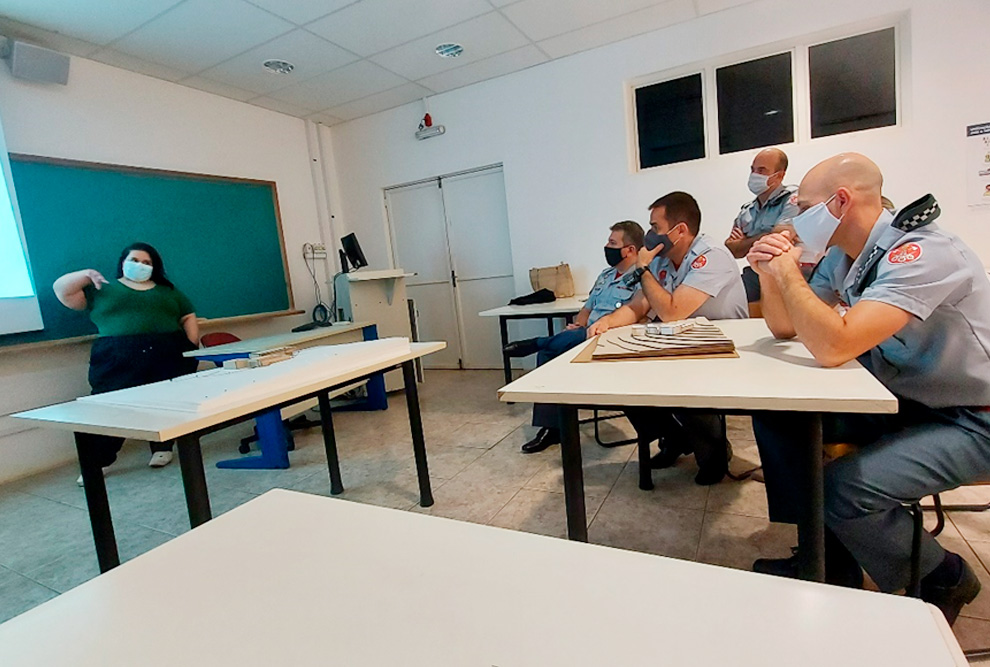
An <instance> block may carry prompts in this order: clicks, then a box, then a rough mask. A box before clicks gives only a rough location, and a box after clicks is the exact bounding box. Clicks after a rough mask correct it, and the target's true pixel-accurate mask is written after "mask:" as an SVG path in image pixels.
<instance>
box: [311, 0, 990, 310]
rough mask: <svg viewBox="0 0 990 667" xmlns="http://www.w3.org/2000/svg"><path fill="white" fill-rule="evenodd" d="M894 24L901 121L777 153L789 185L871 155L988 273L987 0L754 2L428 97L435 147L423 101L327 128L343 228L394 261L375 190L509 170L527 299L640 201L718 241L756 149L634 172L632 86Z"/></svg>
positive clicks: (893, 187)
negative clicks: (972, 163)
mask: <svg viewBox="0 0 990 667" xmlns="http://www.w3.org/2000/svg"><path fill="white" fill-rule="evenodd" d="M950 7H951V9H950ZM898 14H900V15H902V16H904V15H906V16H907V19H908V20H907V27H908V30H907V31H905V34H904V35H903V39H902V47H903V48H904V49H905V50H906V57H905V58H904V62H905V64H906V65H907V67H905V69H904V71H903V77H904V78H903V87H902V92H903V93H904V103H903V109H902V111H903V113H902V122H901V124H900V126H898V127H893V128H884V129H879V130H873V131H867V132H861V133H856V134H848V135H841V136H837V137H828V138H823V139H817V140H814V141H806V142H803V143H798V144H791V145H787V146H784V149H785V150H786V152H787V153H788V154H789V155H790V157H791V169H790V172H789V174H788V181H789V182H794V183H796V182H798V181H800V178H801V176H802V175H803V173H804V172H805V171H807V169H808V168H810V167H811V166H813V165H814V164H815V163H816V162H818V161H819V160H821V159H823V158H825V157H828V156H830V155H833V154H835V153H838V152H841V151H847V150H855V151H859V152H863V153H865V154H867V155H869V156H871V157H872V158H873V159H874V160H876V161H877V163H878V164H879V165H880V167H881V168H882V169H883V171H884V173H885V175H886V183H887V185H886V187H885V193H886V194H887V195H888V196H889V197H891V198H892V199H893V200H894V201H895V202H897V203H899V204H906V203H908V202H910V201H912V200H913V199H915V198H917V197H919V196H921V195H923V194H925V193H926V192H929V191H931V192H933V193H935V195H936V197H938V199H939V200H940V202H941V204H942V206H943V209H944V213H943V217H942V219H941V220H940V223H941V224H943V225H944V226H945V227H947V228H949V229H952V230H954V231H956V232H957V233H959V234H961V235H962V236H963V237H964V238H965V239H966V240H967V241H968V242H969V243H970V244H971V245H973V247H974V248H975V249H976V250H977V251H978V252H979V253H980V254H981V256H983V257H984V259H985V261H986V263H987V264H988V265H990V234H988V233H987V231H986V230H985V229H984V227H985V225H986V224H987V223H988V222H990V209H988V208H986V207H984V208H981V209H969V208H967V206H966V200H965V193H964V184H965V178H964V175H965V173H964V169H963V167H964V155H965V147H964V138H965V126H966V125H968V124H973V123H978V122H986V121H990V86H987V85H986V73H987V63H988V62H990V41H988V40H987V39H986V26H987V25H990V3H987V2H985V1H983V0H956V1H954V2H951V3H946V2H944V0H871V1H870V2H862V1H861V0H761V1H760V2H757V3H754V4H748V5H744V6H741V7H738V8H735V9H729V10H726V11H723V12H719V13H716V14H712V15H708V16H706V17H703V18H701V19H697V20H695V21H692V22H690V23H686V24H680V25H676V26H672V27H670V28H666V29H663V30H659V31H656V32H653V33H650V34H647V35H643V36H640V37H636V38H632V39H629V40H626V41H624V42H621V43H618V44H613V45H610V46H606V47H602V48H599V49H596V50H593V51H589V52H585V53H580V54H576V55H574V56H571V57H568V58H565V59H562V60H558V61H553V62H550V63H546V64H543V65H539V66H536V67H534V68H531V69H528V70H525V71H522V72H518V73H514V74H511V75H508V76H504V77H502V78H499V79H495V80H492V81H487V82H482V83H479V84H475V85H472V86H469V87H466V88H462V89H460V90H455V91H452V92H450V93H446V94H442V95H438V96H436V97H433V98H431V99H430V111H431V113H432V116H433V118H434V121H435V122H439V123H442V124H444V125H446V127H447V133H446V134H445V135H444V136H442V137H439V138H434V139H429V140H426V141H416V140H415V139H414V138H413V131H414V130H415V128H416V125H417V123H418V121H419V118H420V117H421V116H422V114H423V109H422V105H421V104H420V103H415V104H410V105H406V106H405V107H402V108H399V109H395V110H392V111H387V112H383V113H380V114H377V115H375V116H371V117H367V118H363V119H358V120H355V121H352V122H349V123H346V124H343V125H339V126H334V127H333V128H331V129H330V130H329V132H330V133H331V135H332V145H333V153H334V155H333V158H334V161H335V163H336V167H337V168H336V179H337V183H336V184H335V191H336V192H337V193H339V202H338V206H337V211H336V212H337V222H338V225H339V226H341V227H342V228H345V230H347V231H356V232H357V233H358V235H359V237H360V238H361V242H362V245H363V246H364V249H365V253H366V254H367V255H368V257H369V260H370V261H371V262H372V264H373V265H378V266H385V265H387V262H388V259H387V258H388V253H387V237H386V233H385V231H384V230H385V222H384V220H385V217H384V210H383V205H382V188H384V187H387V186H391V185H396V184H400V183H404V182H409V181H414V180H417V179H421V178H426V177H430V176H435V175H440V174H445V173H450V172H454V171H458V170H461V169H467V168H472V167H477V166H481V165H486V164H492V163H497V162H501V163H503V164H504V168H505V184H506V196H507V199H508V212H509V221H510V223H509V224H510V228H511V229H510V231H511V238H512V253H513V263H514V268H515V275H516V283H517V290H518V291H519V292H520V293H522V292H525V291H529V286H528V280H527V271H528V269H529V268H530V267H533V266H543V265H547V264H553V263H556V262H559V261H568V262H570V263H571V266H572V267H573V268H574V269H575V278H576V282H577V283H578V288H579V289H587V288H588V287H589V286H590V283H591V281H592V279H593V278H594V276H595V275H597V273H598V271H600V270H601V267H602V266H603V257H602V251H601V247H600V246H601V245H603V244H604V241H605V237H606V226H607V225H608V224H610V223H612V222H614V221H617V220H621V219H624V218H632V219H635V220H639V221H641V222H643V223H644V224H645V222H646V220H647V218H648V216H647V211H646V207H647V205H648V204H649V203H650V202H652V201H653V200H654V199H655V198H656V197H658V196H660V195H662V194H664V193H666V192H668V191H670V190H675V189H678V190H686V191H688V192H691V193H693V194H694V195H695V196H696V197H697V198H698V200H699V202H700V204H701V208H702V214H703V221H702V228H703V230H704V231H707V232H708V233H709V234H711V235H712V236H713V237H715V238H716V239H717V240H718V241H721V240H722V239H724V238H725V236H726V235H727V234H728V231H729V227H730V224H731V221H732V219H733V218H734V217H735V214H736V212H737V211H738V209H739V206H740V205H741V204H742V203H743V202H745V201H746V200H747V199H748V198H751V195H749V194H748V191H747V190H746V178H747V175H748V170H749V163H750V160H751V159H752V155H753V152H747V153H739V154H735V155H728V156H716V157H711V158H708V159H705V160H701V161H697V162H693V163H689V164H683V165H674V166H670V167H662V168H658V169H653V170H648V171H645V172H640V173H635V172H633V171H632V170H631V169H630V158H629V154H628V150H627V146H628V138H627V109H626V97H625V85H626V82H627V81H629V80H633V79H637V78H639V77H642V76H644V75H649V74H651V73H657V72H663V71H666V70H671V69H677V68H680V67H683V66H685V65H690V64H692V63H697V62H702V61H706V60H710V59H719V58H721V57H723V56H725V55H727V54H735V53H744V54H745V55H746V57H753V56H759V55H764V53H763V52H762V51H761V48H760V47H762V46H763V45H768V44H773V43H778V42H783V43H785V44H786V43H788V42H794V41H796V40H799V39H800V38H801V37H803V36H805V35H809V34H813V33H818V32H822V31H831V30H834V29H836V28H841V27H842V26H847V25H849V26H856V25H865V24H868V23H870V21H871V20H873V19H875V18H876V17H886V16H892V15H898Z"/></svg>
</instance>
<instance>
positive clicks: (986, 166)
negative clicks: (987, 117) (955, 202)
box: [966, 123, 990, 206]
mask: <svg viewBox="0 0 990 667" xmlns="http://www.w3.org/2000/svg"><path fill="white" fill-rule="evenodd" d="M966 142H967V143H968V144H969V148H968V149H967V151H966V155H967V159H966V163H967V166H966V171H967V172H968V173H967V177H966V189H967V190H968V191H969V196H968V200H969V205H970V206H990V123H980V124H979V125H970V126H969V127H967V128H966Z"/></svg>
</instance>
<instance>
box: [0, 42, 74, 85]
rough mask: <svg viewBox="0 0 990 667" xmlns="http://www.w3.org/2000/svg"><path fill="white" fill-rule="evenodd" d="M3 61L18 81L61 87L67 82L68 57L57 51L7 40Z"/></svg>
mask: <svg viewBox="0 0 990 667" xmlns="http://www.w3.org/2000/svg"><path fill="white" fill-rule="evenodd" d="M4 59H5V60H6V61H7V64H8V65H10V71H11V73H12V74H13V75H14V76H16V77H17V78H19V79H27V80H28V81H37V82H39V83H60V84H62V85H63V86H64V85H65V84H66V83H68V81H69V56H66V55H63V54H61V53H59V52H58V51H52V50H51V49H46V48H44V47H41V46H35V45H34V44H28V43H27V42H18V41H16V40H13V39H7V45H6V48H5V49H4Z"/></svg>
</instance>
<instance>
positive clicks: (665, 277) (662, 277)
mask: <svg viewBox="0 0 990 667" xmlns="http://www.w3.org/2000/svg"><path fill="white" fill-rule="evenodd" d="M666 279H667V269H664V270H663V271H661V272H660V275H659V276H657V280H660V281H664V280H666Z"/></svg>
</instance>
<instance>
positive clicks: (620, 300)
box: [504, 220, 643, 454]
mask: <svg viewBox="0 0 990 667" xmlns="http://www.w3.org/2000/svg"><path fill="white" fill-rule="evenodd" d="M610 230H611V234H609V236H608V243H607V244H606V245H605V262H606V263H607V264H608V266H609V268H607V269H605V270H604V271H602V272H601V274H600V275H599V276H598V279H597V280H596V281H595V285H594V287H592V288H591V292H590V293H589V294H588V300H587V301H585V302H584V307H583V308H581V310H580V311H578V314H577V316H576V317H575V318H574V322H573V323H572V324H568V325H567V329H565V330H564V331H561V332H560V333H559V334H557V335H556V336H545V337H543V338H530V339H528V340H520V341H516V342H514V343H509V344H508V345H506V346H505V348H504V349H505V351H506V352H508V353H509V354H510V355H511V356H514V357H525V356H528V355H530V354H538V356H537V358H536V363H537V365H542V364H545V363H547V362H548V361H550V360H551V359H553V358H554V357H556V356H558V355H560V354H562V353H564V352H566V351H567V350H569V349H571V348H572V347H574V346H575V345H578V344H580V343H583V342H584V341H585V340H586V338H587V336H586V333H585V329H586V327H588V326H590V325H592V324H594V323H595V322H597V321H598V319H599V318H600V317H602V316H603V315H606V314H608V313H611V312H612V311H613V310H615V309H616V308H618V307H619V306H621V305H622V304H624V303H625V302H626V301H628V300H629V299H630V298H631V297H632V295H633V293H634V292H635V289H636V288H635V286H630V285H628V284H627V283H626V282H625V281H626V274H627V273H628V272H629V270H630V269H632V268H633V266H635V264H636V257H637V253H638V252H639V250H640V248H642V247H643V228H642V227H640V226H639V223H638V222H633V221H632V220H625V221H623V222H617V223H615V224H614V225H612V226H611V227H610ZM533 426H538V427H540V430H539V431H538V432H537V434H536V437H535V438H533V439H532V440H530V441H529V442H527V443H526V444H524V445H523V446H522V451H523V452H525V453H526V454H533V453H535V452H542V451H543V450H544V449H546V448H547V447H549V446H550V445H556V444H559V443H560V429H558V428H557V414H556V410H555V408H554V407H553V406H552V405H542V404H539V403H537V404H536V405H534V406H533Z"/></svg>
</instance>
